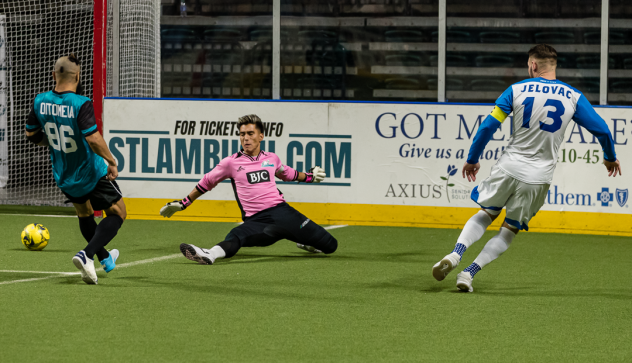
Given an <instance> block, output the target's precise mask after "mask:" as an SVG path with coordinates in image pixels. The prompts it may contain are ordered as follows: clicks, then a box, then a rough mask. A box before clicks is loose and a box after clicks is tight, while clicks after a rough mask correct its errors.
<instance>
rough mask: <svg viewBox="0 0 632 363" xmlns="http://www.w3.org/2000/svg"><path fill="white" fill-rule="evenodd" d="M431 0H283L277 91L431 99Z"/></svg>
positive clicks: (295, 95) (434, 8) (434, 6)
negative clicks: (279, 75)
mask: <svg viewBox="0 0 632 363" xmlns="http://www.w3.org/2000/svg"><path fill="white" fill-rule="evenodd" d="M437 14H438V0H370V1H364V0H339V1H323V0H319V1H314V0H282V1H281V98H283V99H307V100H309V99H316V100H361V101H430V102H436V100H437V65H436V63H437V58H438V57H437V37H438V36H437V25H438V18H437Z"/></svg>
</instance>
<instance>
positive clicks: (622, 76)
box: [608, 0, 632, 105]
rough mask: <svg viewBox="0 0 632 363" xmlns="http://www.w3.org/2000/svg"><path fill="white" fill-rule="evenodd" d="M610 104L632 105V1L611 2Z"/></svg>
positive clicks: (609, 35) (617, 0)
mask: <svg viewBox="0 0 632 363" xmlns="http://www.w3.org/2000/svg"><path fill="white" fill-rule="evenodd" d="M609 25H610V33H609V34H608V40H609V47H608V48H609V49H608V54H609V59H608V104H609V105H632V1H629V0H610V19H609Z"/></svg>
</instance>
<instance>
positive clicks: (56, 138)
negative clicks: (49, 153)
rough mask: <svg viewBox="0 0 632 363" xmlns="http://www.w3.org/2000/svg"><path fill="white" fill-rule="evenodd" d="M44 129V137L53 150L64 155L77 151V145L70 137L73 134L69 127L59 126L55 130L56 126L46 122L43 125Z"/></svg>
mask: <svg viewBox="0 0 632 363" xmlns="http://www.w3.org/2000/svg"><path fill="white" fill-rule="evenodd" d="M44 128H45V129H46V135H47V136H48V143H49V144H50V146H52V147H53V149H55V150H57V151H63V152H65V153H66V154H69V153H72V152H75V151H77V143H76V142H75V140H74V139H73V138H72V137H71V136H73V135H74V134H75V132H74V131H73V130H72V128H71V127H70V126H66V125H61V126H59V129H57V125H56V124H54V123H53V122H47V123H46V125H44Z"/></svg>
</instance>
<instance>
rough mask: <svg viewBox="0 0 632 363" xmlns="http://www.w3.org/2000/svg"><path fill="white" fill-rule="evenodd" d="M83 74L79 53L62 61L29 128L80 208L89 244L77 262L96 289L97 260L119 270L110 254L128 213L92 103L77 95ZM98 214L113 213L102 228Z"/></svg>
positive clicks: (108, 268)
mask: <svg viewBox="0 0 632 363" xmlns="http://www.w3.org/2000/svg"><path fill="white" fill-rule="evenodd" d="M80 73H81V63H80V62H79V60H78V59H77V58H76V57H75V55H74V54H70V55H69V56H67V57H61V58H59V59H58V60H57V62H56V63H55V69H54V71H53V79H54V80H55V88H54V89H53V90H52V91H48V92H44V93H40V94H38V95H37V96H35V101H34V102H33V107H32V108H31V112H30V113H29V116H28V119H27V121H26V125H25V128H26V137H27V138H28V139H29V141H31V142H32V143H34V144H36V145H40V146H48V149H49V151H50V158H51V161H52V164H53V165H52V166H53V175H54V177H55V182H56V183H57V185H58V186H59V189H61V191H62V192H63V193H64V194H65V195H66V197H67V198H68V199H69V200H70V201H71V202H72V203H73V205H74V206H75V210H76V211H77V216H78V217H79V228H80V229H81V234H82V235H83V237H84V238H85V239H86V241H88V246H87V247H86V248H85V249H83V250H81V251H79V252H78V253H77V254H76V255H75V257H73V259H72V262H73V263H74V265H75V267H77V268H78V269H79V270H80V271H81V279H82V280H83V281H84V282H85V283H87V284H96V283H97V282H98V278H97V274H96V271H95V269H94V256H97V258H98V259H99V262H101V265H102V266H103V270H104V271H105V272H110V271H112V270H113V269H114V268H115V267H116V259H117V258H118V256H119V251H118V250H116V249H115V250H112V251H110V252H108V251H107V250H106V249H105V246H106V245H107V244H108V243H109V242H110V241H111V240H112V239H113V238H114V236H116V234H117V233H118V230H119V228H121V225H123V221H124V220H125V217H126V216H127V212H126V210H125V204H124V203H123V199H121V198H122V197H123V196H122V194H121V190H120V189H119V187H118V185H117V184H116V182H115V181H114V180H115V179H116V177H117V176H118V170H117V166H116V160H115V159H114V157H113V156H112V154H111V153H110V150H109V149H108V146H107V144H106V143H105V141H104V140H103V137H102V136H101V134H100V133H99V131H98V130H97V124H96V121H95V117H94V108H93V107H92V102H90V99H89V98H88V97H83V96H80V95H78V94H77V89H78V88H79V87H80V86H81V85H80V82H79V80H80ZM105 161H107V163H106V162H105ZM93 209H96V210H105V212H106V213H107V217H106V218H105V219H103V221H102V222H101V223H100V224H99V225H98V226H97V223H96V222H95V221H94V210H93Z"/></svg>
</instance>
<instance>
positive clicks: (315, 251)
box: [296, 243, 323, 253]
mask: <svg viewBox="0 0 632 363" xmlns="http://www.w3.org/2000/svg"><path fill="white" fill-rule="evenodd" d="M296 247H298V248H300V249H302V250H305V251H307V252H311V253H323V251H321V250H319V249H316V248H315V247H312V246H308V245H304V244H300V243H297V244H296Z"/></svg>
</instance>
